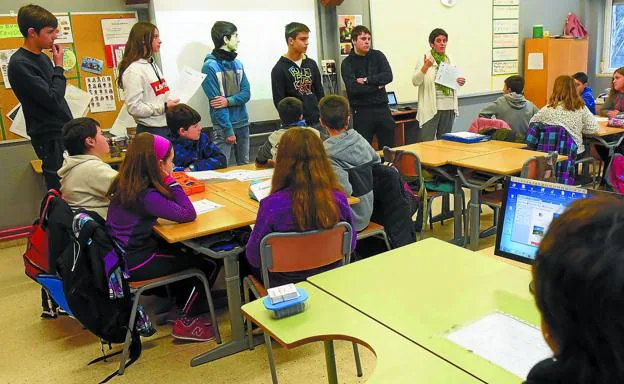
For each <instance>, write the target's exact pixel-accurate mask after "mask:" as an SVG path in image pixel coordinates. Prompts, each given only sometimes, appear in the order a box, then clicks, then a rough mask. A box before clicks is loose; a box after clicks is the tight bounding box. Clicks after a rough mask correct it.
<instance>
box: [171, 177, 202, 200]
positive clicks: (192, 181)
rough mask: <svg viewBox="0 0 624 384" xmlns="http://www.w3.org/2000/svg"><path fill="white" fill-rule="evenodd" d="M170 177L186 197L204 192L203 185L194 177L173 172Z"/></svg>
mask: <svg viewBox="0 0 624 384" xmlns="http://www.w3.org/2000/svg"><path fill="white" fill-rule="evenodd" d="M171 176H173V178H174V179H176V181H177V182H178V184H180V186H181V187H182V190H184V193H186V194H187V195H192V194H194V193H199V192H204V191H205V190H206V187H205V186H204V183H202V182H201V181H200V180H197V179H196V178H194V177H191V176H189V175H187V174H186V173H184V172H173V173H172V174H171Z"/></svg>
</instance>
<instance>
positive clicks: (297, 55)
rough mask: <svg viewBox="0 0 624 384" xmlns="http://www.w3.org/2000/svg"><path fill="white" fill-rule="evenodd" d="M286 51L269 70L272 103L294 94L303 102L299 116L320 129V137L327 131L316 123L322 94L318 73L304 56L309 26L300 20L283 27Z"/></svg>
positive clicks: (319, 74)
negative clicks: (284, 28) (301, 114)
mask: <svg viewBox="0 0 624 384" xmlns="http://www.w3.org/2000/svg"><path fill="white" fill-rule="evenodd" d="M284 34H285V37H286V44H288V51H287V52H286V53H285V54H284V55H283V56H282V57H280V58H279V60H278V61H277V63H276V64H275V66H274V67H273V70H272V71H271V84H272V85H273V104H275V108H277V105H278V103H279V102H280V101H281V100H282V99H283V98H285V97H288V96H292V97H296V98H298V99H299V100H301V101H302V102H303V118H304V119H305V121H306V123H308V125H309V126H311V127H314V128H316V129H319V130H320V131H321V138H322V139H325V138H326V137H327V133H326V132H324V130H323V129H321V128H320V125H319V108H318V103H319V100H320V99H321V98H322V97H323V96H325V92H324V91H323V83H322V81H321V73H320V72H319V69H318V66H317V65H316V62H315V61H314V60H312V59H310V58H309V57H308V56H306V51H307V50H308V43H309V39H310V28H308V27H307V26H306V25H305V24H301V23H296V22H293V23H290V24H288V25H286V30H285V33H284Z"/></svg>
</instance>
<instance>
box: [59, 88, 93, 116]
mask: <svg viewBox="0 0 624 384" xmlns="http://www.w3.org/2000/svg"><path fill="white" fill-rule="evenodd" d="M65 100H66V101H67V105H68V106H69V110H70V111H71V113H72V116H73V117H74V118H78V117H84V116H85V115H86V114H87V111H88V109H89V103H90V102H91V95H90V94H89V93H87V92H85V91H83V90H82V89H80V88H78V87H75V86H73V85H71V84H67V87H66V88H65Z"/></svg>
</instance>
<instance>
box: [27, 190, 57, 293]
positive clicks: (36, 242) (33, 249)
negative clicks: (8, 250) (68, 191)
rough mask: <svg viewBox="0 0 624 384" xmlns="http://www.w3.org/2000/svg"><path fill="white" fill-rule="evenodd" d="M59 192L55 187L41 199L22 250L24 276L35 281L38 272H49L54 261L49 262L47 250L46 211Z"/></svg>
mask: <svg viewBox="0 0 624 384" xmlns="http://www.w3.org/2000/svg"><path fill="white" fill-rule="evenodd" d="M60 197H61V194H60V192H59V191H57V190H55V189H50V190H49V191H48V193H46V195H45V197H44V198H43V200H42V201H41V206H40V208H39V217H38V218H37V219H35V221H34V222H33V226H32V230H31V232H30V234H29V235H28V242H27V245H26V252H24V255H23V257H24V268H25V271H24V272H25V273H26V276H28V277H30V278H31V279H33V280H35V281H37V276H38V275H40V274H47V273H51V272H52V271H51V268H50V265H52V266H54V262H50V257H49V254H50V253H49V252H48V233H47V228H48V211H49V209H50V206H51V203H52V200H53V199H54V198H60Z"/></svg>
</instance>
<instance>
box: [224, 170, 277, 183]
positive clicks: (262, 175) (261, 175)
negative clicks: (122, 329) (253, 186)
mask: <svg viewBox="0 0 624 384" xmlns="http://www.w3.org/2000/svg"><path fill="white" fill-rule="evenodd" d="M223 174H224V175H227V176H228V177H229V178H231V179H236V180H239V181H250V180H259V179H270V178H271V177H273V169H261V170H257V171H251V170H245V169H238V170H235V171H229V172H224V173H223Z"/></svg>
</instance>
